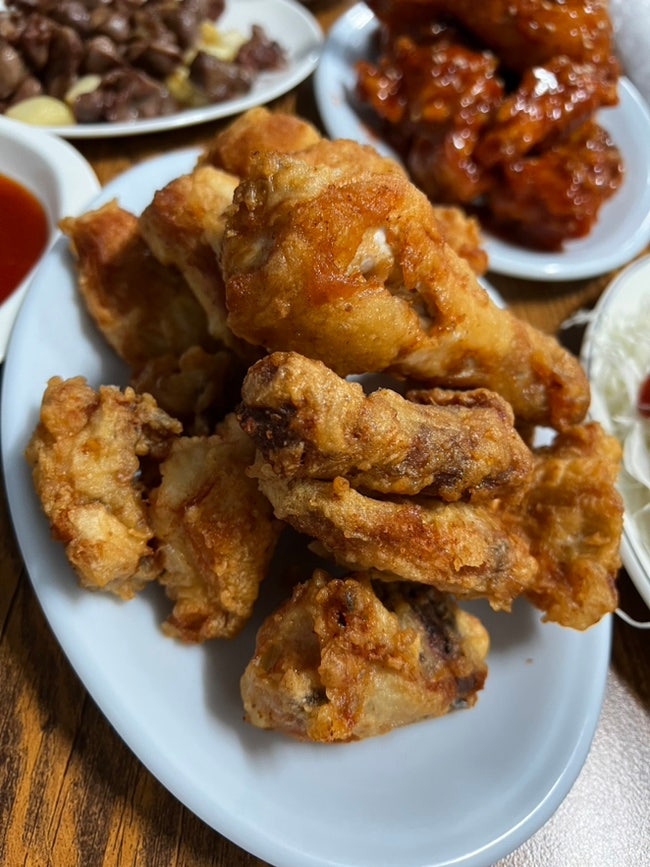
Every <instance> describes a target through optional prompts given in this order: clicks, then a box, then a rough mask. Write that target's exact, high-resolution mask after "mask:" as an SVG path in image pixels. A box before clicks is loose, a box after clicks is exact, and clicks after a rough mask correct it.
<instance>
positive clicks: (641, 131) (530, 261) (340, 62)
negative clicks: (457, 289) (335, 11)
mask: <svg viewBox="0 0 650 867" xmlns="http://www.w3.org/2000/svg"><path fill="white" fill-rule="evenodd" d="M376 29H377V20H376V18H375V17H374V15H373V14H372V12H370V10H369V9H368V7H367V6H366V5H365V4H364V3H359V4H357V5H355V6H353V7H352V8H351V9H350V10H349V11H348V12H347V13H345V14H344V15H343V16H342V17H341V18H340V19H339V20H338V21H337V22H336V24H335V25H334V26H333V28H332V29H331V30H330V32H329V34H328V37H327V39H326V40H325V45H324V46H323V52H322V55H321V59H320V62H319V64H318V67H317V69H316V73H315V77H314V89H315V95H316V102H317V105H318V109H319V112H320V114H321V117H322V120H323V123H324V125H325V128H326V129H327V132H328V134H329V135H330V136H331V137H332V138H351V139H356V140H357V141H361V142H364V143H365V144H370V145H373V146H374V147H375V148H377V149H378V150H379V151H381V152H382V153H384V154H387V155H390V156H393V157H396V154H395V152H394V151H393V150H392V149H391V148H390V147H389V146H388V145H387V144H386V143H385V142H383V141H382V140H381V139H380V138H379V137H378V136H377V134H376V133H375V132H374V131H373V130H372V129H371V128H370V127H369V125H368V124H367V123H366V122H365V121H364V119H363V114H362V113H361V112H359V111H358V108H359V104H358V101H357V100H356V98H355V95H354V94H355V87H356V73H355V64H356V62H357V61H358V60H361V59H363V58H368V57H370V56H371V44H372V37H373V34H374V33H375V31H376ZM619 94H620V103H619V104H618V105H617V106H616V107H614V108H607V109H603V110H601V111H600V112H599V114H598V120H599V122H600V123H601V124H602V126H603V127H605V129H607V131H608V132H609V133H610V135H611V136H612V138H613V140H614V141H615V142H616V144H617V146H618V147H619V148H620V150H621V154H622V158H623V161H624V164H625V169H626V174H625V178H624V181H623V184H622V185H621V187H620V188H619V189H618V190H617V192H616V193H615V195H614V196H613V197H612V198H611V199H610V200H609V201H607V202H606V203H605V204H604V205H603V207H602V208H601V210H600V214H599V219H598V221H597V223H596V224H595V226H594V227H593V229H592V231H591V233H590V234H589V235H588V236H587V237H586V238H580V239H578V240H574V241H569V242H567V243H566V244H565V247H564V249H563V250H562V252H559V253H543V252H537V251H535V250H526V249H524V248H523V247H518V246H516V245H514V244H508V243H507V242H505V241H502V240H500V239H499V238H496V237H495V236H494V235H491V234H490V233H489V232H487V231H484V232H483V237H484V244H483V246H484V249H485V251H486V252H487V254H488V256H489V260H490V271H493V272H495V273H497V274H506V275H509V276H513V277H527V278H529V279H532V280H547V281H550V280H578V279H583V278H586V277H593V276H595V275H596V274H604V273H606V272H607V271H611V270H613V269H614V268H617V267H619V266H620V265H623V264H625V263H626V262H629V261H630V260H631V259H633V258H634V256H636V255H637V254H638V253H640V252H641V250H643V248H644V247H645V246H646V244H647V243H648V241H650V148H648V147H647V142H648V141H650V111H649V110H648V107H647V106H646V104H645V102H644V101H643V99H642V97H641V96H640V95H639V93H638V91H637V90H636V88H635V87H634V85H633V84H632V83H631V82H630V81H628V79H626V78H621V79H620V82H619Z"/></svg>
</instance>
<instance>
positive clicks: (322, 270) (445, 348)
mask: <svg viewBox="0 0 650 867" xmlns="http://www.w3.org/2000/svg"><path fill="white" fill-rule="evenodd" d="M222 267H223V273H224V278H225V281H226V303H227V306H228V309H229V317H228V323H229V325H230V327H231V328H232V330H233V331H234V332H235V333H236V334H237V335H238V336H240V337H241V338H243V339H245V340H248V341H249V342H251V343H255V344H259V345H261V346H263V347H265V348H266V349H267V350H268V351H271V352H273V351H278V350H279V351H288V350H292V351H296V352H299V353H301V354H303V355H306V356H308V357H311V358H317V359H320V360H321V361H323V362H324V363H325V364H327V365H328V366H329V367H331V368H332V369H333V370H335V371H336V372H337V373H339V374H340V375H342V376H347V375H349V374H360V373H369V372H379V371H385V372H388V373H393V374H397V375H401V376H403V377H407V378H411V379H414V380H417V381H419V382H421V383H424V384H426V385H427V386H429V387H431V386H442V387H445V388H463V389H467V388H488V389H490V390H491V391H495V392H497V393H498V394H500V395H501V396H502V397H503V398H505V399H506V400H507V401H508V402H509V403H510V404H511V405H512V408H513V410H514V412H515V415H516V417H517V419H518V420H521V421H524V422H527V423H530V424H544V425H549V426H552V427H555V428H557V429H562V428H564V427H567V426H570V425H571V424H576V423H578V422H580V421H581V420H582V419H583V418H584V415H585V413H586V410H587V407H588V404H589V387H588V381H587V378H586V375H585V373H584V371H583V370H582V368H581V366H580V364H579V362H578V361H577V359H576V358H574V357H573V356H572V355H571V354H570V353H569V352H568V351H566V350H565V349H563V348H562V347H561V346H560V345H559V343H558V342H557V340H556V339H555V338H554V337H552V336H550V335H546V334H543V333H541V332H540V331H538V330H536V329H535V328H534V327H532V326H531V325H529V324H528V323H526V322H523V321H521V320H519V319H517V318H516V317H515V316H514V314H513V313H512V312H510V311H508V310H503V309H500V308H499V307H497V306H496V305H495V304H494V303H493V301H492V300H491V299H490V297H489V295H488V294H487V292H486V291H485V290H484V289H483V288H482V286H481V285H480V284H479V282H478V281H477V278H476V275H475V274H474V273H473V272H472V270H471V268H470V267H469V265H468V264H467V262H466V261H464V260H463V259H462V258H461V257H459V256H458V255H457V254H456V253H455V252H454V251H453V250H452V249H451V247H450V246H449V244H447V243H446V241H445V240H444V235H443V233H442V231H441V229H440V225H439V223H438V221H437V220H436V217H435V213H434V212H433V210H432V208H431V205H430V203H429V202H428V200H427V199H426V197H425V196H424V194H423V193H421V192H420V191H419V190H417V189H416V188H415V187H414V186H413V185H412V184H411V183H410V182H409V181H408V180H407V179H406V177H404V176H403V175H402V174H401V173H398V172H377V171H373V170H372V167H370V168H368V169H364V165H363V161H362V160H360V162H359V165H358V166H357V167H356V168H355V169H354V170H353V169H352V168H351V167H350V166H348V165H347V164H346V165H345V166H340V167H338V168H332V167H329V166H322V165H316V166H308V165H306V164H305V163H304V161H302V160H301V159H300V158H299V157H298V156H295V155H293V156H291V155H278V154H275V155H273V154H271V155H269V154H266V155H260V157H259V159H258V162H257V168H256V172H255V173H254V174H253V175H252V176H251V177H250V178H249V179H248V180H245V181H243V182H242V183H241V184H240V186H239V187H238V188H237V190H236V192H235V198H234V204H233V207H232V209H231V210H230V212H229V215H228V221H227V228H226V232H225V234H224V239H223V245H222Z"/></svg>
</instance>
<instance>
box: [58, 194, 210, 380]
mask: <svg viewBox="0 0 650 867" xmlns="http://www.w3.org/2000/svg"><path fill="white" fill-rule="evenodd" d="M60 226H61V230H62V231H63V232H64V233H65V234H66V235H67V236H68V237H69V238H70V246H71V248H72V251H73V253H74V255H75V257H76V267H77V273H78V286H79V291H80V293H81V296H82V298H83V299H84V301H85V304H86V306H87V308H88V311H89V313H90V315H91V316H92V318H93V319H94V320H95V323H96V324H97V326H98V328H99V330H100V331H101V332H102V334H103V335H104V337H105V338H106V340H107V341H108V343H109V344H110V345H111V346H112V348H113V349H114V350H115V352H117V354H118V355H119V356H120V358H122V359H124V361H125V362H126V363H127V364H128V365H130V366H131V367H132V368H135V369H136V370H137V369H139V368H140V367H142V365H144V364H146V363H147V362H148V361H149V360H150V359H151V358H156V357H158V356H160V355H165V354H168V353H172V354H173V355H177V356H178V355H181V354H182V353H183V352H184V351H185V350H186V349H188V348H189V347H190V346H206V347H207V346H208V345H209V343H210V340H209V334H208V329H207V320H206V316H205V313H204V312H203V309H202V308H201V306H200V305H199V303H198V301H197V300H196V298H195V297H194V294H193V293H192V292H191V290H190V288H189V287H188V285H187V283H186V282H185V280H184V279H183V278H182V277H181V275H180V273H179V272H178V271H176V270H175V269H173V268H168V267H165V266H164V265H161V264H160V262H158V260H157V259H156V258H155V257H154V256H153V255H152V253H151V251H150V250H149V248H148V247H147V245H146V243H145V242H144V240H143V238H142V236H141V234H140V231H139V228H138V218H137V217H136V216H134V215H133V214H131V213H129V212H128V211H126V210H124V209H123V208H121V207H120V206H119V205H118V203H117V202H116V201H112V202H109V203H107V204H106V205H103V206H102V207H100V208H98V209H96V210H94V211H89V212H87V213H86V214H83V215H82V216H80V217H66V218H65V219H63V220H62V221H61V223H60ZM154 310H155V312H156V315H155V316H152V311H154Z"/></svg>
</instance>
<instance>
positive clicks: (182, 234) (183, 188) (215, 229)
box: [139, 165, 253, 359]
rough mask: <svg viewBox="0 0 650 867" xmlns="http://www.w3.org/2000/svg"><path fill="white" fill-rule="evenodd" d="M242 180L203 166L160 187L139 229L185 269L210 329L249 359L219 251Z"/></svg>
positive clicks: (164, 258) (169, 261)
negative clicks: (234, 325)
mask: <svg viewBox="0 0 650 867" xmlns="http://www.w3.org/2000/svg"><path fill="white" fill-rule="evenodd" d="M238 183H239V179H238V178H237V177H236V176H235V175H231V174H228V173H227V172H224V171H220V170H219V169H216V168H213V167H212V166H208V165H206V166H200V167H197V168H196V169H195V170H194V171H193V172H190V173H189V174H186V175H183V176H181V177H180V178H175V179H174V180H173V181H171V182H170V183H168V184H167V185H166V186H164V187H163V188H162V189H160V190H158V191H157V192H156V193H155V194H154V197H153V199H152V201H151V202H150V204H149V205H148V206H147V207H146V208H145V209H144V211H143V212H142V214H141V215H140V219H139V226H140V232H141V233H142V236H143V237H144V239H145V241H146V242H147V244H148V245H149V248H150V249H151V251H152V253H153V254H154V256H155V257H156V258H157V259H158V260H159V261H160V262H161V263H162V264H163V265H167V266H169V265H171V266H174V267H175V268H178V270H179V271H180V272H181V274H183V276H184V277H185V279H186V280H187V283H188V285H189V286H190V288H191V289H192V291H193V292H194V294H195V296H196V298H197V300H198V301H199V303H200V304H201V306H202V307H203V309H204V311H205V314H206V316H207V320H208V328H209V331H210V334H211V335H212V336H213V337H214V338H216V339H217V340H219V341H220V342H221V343H222V344H223V345H225V346H228V347H230V348H231V349H233V350H234V351H236V352H237V353H238V354H241V355H242V356H243V357H244V358H245V359H248V358H249V357H250V358H252V357H253V355H252V347H250V346H249V345H248V344H242V342H241V341H238V340H237V339H236V338H235V336H234V334H233V333H232V332H231V331H230V329H229V328H228V326H227V324H226V317H227V310H226V303H225V297H224V285H223V278H222V276H221V269H220V267H219V260H218V255H219V250H220V248H221V239H222V237H223V232H224V227H225V221H224V212H225V210H226V208H228V207H229V206H230V204H231V203H232V197H233V193H234V191H235V188H236V187H237V184H238Z"/></svg>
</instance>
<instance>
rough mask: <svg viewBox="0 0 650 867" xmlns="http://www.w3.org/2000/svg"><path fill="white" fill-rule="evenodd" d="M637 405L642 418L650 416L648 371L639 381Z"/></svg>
mask: <svg viewBox="0 0 650 867" xmlns="http://www.w3.org/2000/svg"><path fill="white" fill-rule="evenodd" d="M637 407H638V410H639V414H640V415H642V416H643V417H644V418H650V373H649V374H648V375H647V376H646V378H645V380H644V381H643V382H642V383H641V388H640V389H639V399H638V401H637Z"/></svg>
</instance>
